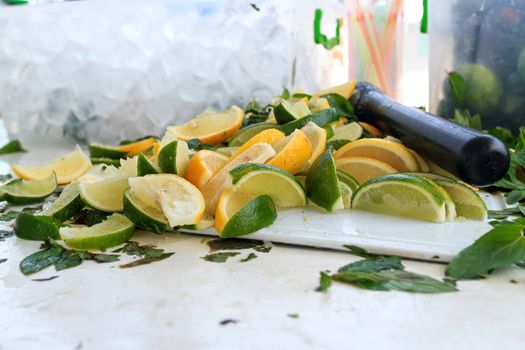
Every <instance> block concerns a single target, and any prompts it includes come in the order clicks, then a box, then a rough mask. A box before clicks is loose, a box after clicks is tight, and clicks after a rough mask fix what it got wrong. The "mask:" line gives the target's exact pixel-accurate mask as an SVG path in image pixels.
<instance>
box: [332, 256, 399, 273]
mask: <svg viewBox="0 0 525 350" xmlns="http://www.w3.org/2000/svg"><path fill="white" fill-rule="evenodd" d="M404 269H405V267H404V266H403V264H402V263H401V258H400V257H399V256H387V257H385V256H374V257H368V258H366V259H363V260H359V261H356V262H353V263H350V264H347V265H344V266H342V267H340V268H339V270H337V272H379V271H384V270H404Z"/></svg>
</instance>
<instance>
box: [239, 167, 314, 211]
mask: <svg viewBox="0 0 525 350" xmlns="http://www.w3.org/2000/svg"><path fill="white" fill-rule="evenodd" d="M230 175H231V177H232V184H233V189H234V191H241V192H245V193H249V194H251V195H253V196H258V195H263V194H266V195H269V196H270V197H271V198H272V200H273V202H274V203H275V205H276V206H278V207H283V208H286V207H302V206H305V205H306V203H307V199H306V193H305V192H304V189H303V186H301V184H300V183H299V182H298V181H297V180H296V179H295V178H294V177H293V176H292V175H291V174H290V173H288V172H286V171H284V170H282V169H280V168H277V167H274V166H271V165H267V164H260V163H245V164H241V165H239V166H237V167H235V168H233V169H232V170H230Z"/></svg>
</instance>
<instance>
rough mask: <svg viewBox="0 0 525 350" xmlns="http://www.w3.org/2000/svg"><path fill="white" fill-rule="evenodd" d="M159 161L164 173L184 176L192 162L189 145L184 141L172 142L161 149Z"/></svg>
mask: <svg viewBox="0 0 525 350" xmlns="http://www.w3.org/2000/svg"><path fill="white" fill-rule="evenodd" d="M158 159H159V167H160V169H161V170H162V172H164V173H168V174H177V175H180V176H184V175H185V174H186V168H187V167H188V162H189V161H190V156H189V153H188V144H187V143H186V142H184V141H177V140H175V141H171V142H170V143H168V144H167V145H166V146H164V147H162V148H161V149H160V151H159V158H158Z"/></svg>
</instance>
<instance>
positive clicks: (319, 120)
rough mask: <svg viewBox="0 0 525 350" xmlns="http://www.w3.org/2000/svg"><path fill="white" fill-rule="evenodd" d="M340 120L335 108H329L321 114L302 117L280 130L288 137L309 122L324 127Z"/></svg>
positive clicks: (316, 113)
mask: <svg viewBox="0 0 525 350" xmlns="http://www.w3.org/2000/svg"><path fill="white" fill-rule="evenodd" d="M338 119H339V115H338V114H337V112H336V110H335V109H333V108H328V109H325V110H322V111H320V112H315V113H312V114H310V115H307V116H305V117H302V118H301V119H297V120H294V121H291V122H289V123H286V124H284V125H282V126H281V127H280V130H281V131H282V132H284V133H285V134H286V135H290V134H291V133H292V132H294V130H295V129H301V128H302V127H304V126H305V125H306V124H308V122H314V123H315V124H317V125H318V126H320V127H324V126H326V125H328V124H330V123H332V122H335V121H336V120H338Z"/></svg>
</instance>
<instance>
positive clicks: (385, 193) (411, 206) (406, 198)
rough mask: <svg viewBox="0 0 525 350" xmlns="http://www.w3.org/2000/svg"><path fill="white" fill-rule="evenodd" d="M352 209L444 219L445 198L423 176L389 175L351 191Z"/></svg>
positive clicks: (422, 218)
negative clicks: (352, 193)
mask: <svg viewBox="0 0 525 350" xmlns="http://www.w3.org/2000/svg"><path fill="white" fill-rule="evenodd" d="M352 208H354V209H362V210H367V211H373V212H377V213H381V214H388V215H397V216H404V217H409V218H413V219H418V220H425V221H433V222H444V221H445V219H446V215H447V214H446V208H445V198H444V197H443V196H442V194H441V192H440V191H439V189H438V186H437V185H436V184H435V183H433V182H432V181H429V180H427V179H425V178H423V177H420V176H416V175H409V174H392V175H386V176H383V177H380V178H376V179H373V180H370V181H368V182H367V183H366V184H364V185H363V186H361V187H360V188H359V189H358V190H357V192H356V193H355V194H354V197H353V199H352Z"/></svg>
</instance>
